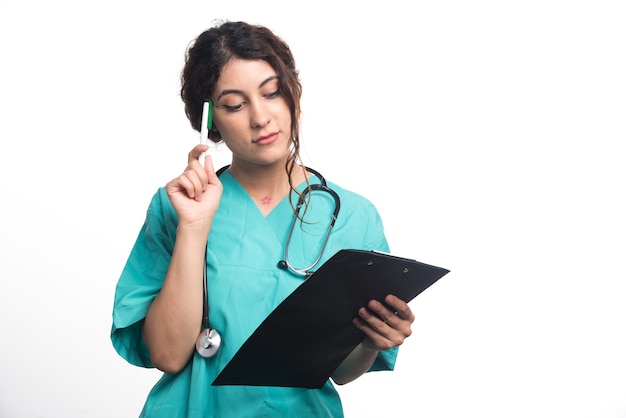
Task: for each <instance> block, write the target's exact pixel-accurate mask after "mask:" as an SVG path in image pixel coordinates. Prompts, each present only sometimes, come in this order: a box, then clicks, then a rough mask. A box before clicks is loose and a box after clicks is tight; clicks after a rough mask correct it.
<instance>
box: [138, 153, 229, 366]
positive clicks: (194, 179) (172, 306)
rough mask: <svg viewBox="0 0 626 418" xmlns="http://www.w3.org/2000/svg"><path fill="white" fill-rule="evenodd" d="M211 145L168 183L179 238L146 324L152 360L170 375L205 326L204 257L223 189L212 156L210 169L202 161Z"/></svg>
mask: <svg viewBox="0 0 626 418" xmlns="http://www.w3.org/2000/svg"><path fill="white" fill-rule="evenodd" d="M207 148H208V147H207V146H206V145H198V146H196V147H195V148H194V149H193V150H192V151H191V152H190V153H189V156H188V165H187V169H186V170H185V172H184V173H183V174H182V175H181V176H179V177H177V178H175V179H174V180H172V181H170V182H169V183H168V184H167V185H166V191H167V194H168V197H169V199H170V201H171V202H172V205H173V207H174V209H175V210H176V213H177V215H178V227H177V229H176V241H175V243H174V250H173V252H172V258H171V260H170V264H169V268H168V270H167V274H166V276H165V280H164V282H163V287H162V288H161V290H160V292H159V294H158V295H157V296H156V298H155V299H154V301H153V302H152V305H151V306H150V309H149V310H148V313H147V315H146V318H145V321H144V325H143V338H144V341H145V344H146V347H147V348H148V350H149V352H150V358H151V360H152V363H153V364H154V365H155V367H157V368H158V369H159V370H162V371H164V372H166V373H176V372H178V371H180V370H181V369H182V368H183V367H184V366H185V364H187V362H188V361H189V358H190V357H191V356H192V355H193V350H194V347H195V341H196V338H197V337H198V333H199V332H200V328H201V322H202V305H203V301H202V297H201V295H202V294H203V292H202V277H203V274H202V269H203V266H204V263H203V260H204V257H205V248H206V242H207V239H208V236H209V231H210V229H211V225H212V222H213V216H214V215H215V212H216V211H217V208H218V206H219V201H220V198H221V193H222V185H221V183H220V182H219V179H218V178H217V176H216V175H215V172H214V170H213V165H212V162H211V159H210V157H207V158H206V161H205V167H206V169H203V168H202V166H201V165H200V163H199V162H198V156H199V155H200V154H201V153H202V152H204V151H206V149H207Z"/></svg>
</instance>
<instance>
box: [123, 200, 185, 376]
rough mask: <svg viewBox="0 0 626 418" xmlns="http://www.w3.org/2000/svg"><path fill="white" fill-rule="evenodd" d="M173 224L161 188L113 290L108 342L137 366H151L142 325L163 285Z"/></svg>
mask: <svg viewBox="0 0 626 418" xmlns="http://www.w3.org/2000/svg"><path fill="white" fill-rule="evenodd" d="M168 218H169V219H168ZM176 224H177V218H176V213H175V212H174V210H173V208H172V206H171V204H170V202H169V199H168V197H167V195H166V194H165V191H164V190H163V189H160V190H159V191H158V192H157V193H156V194H155V195H154V197H153V198H152V201H151V203H150V206H149V208H148V212H147V215H146V220H145V222H144V224H143V226H142V228H141V230H140V232H139V235H138V237H137V240H136V241H135V244H134V246H133V248H132V250H131V253H130V255H129V257H128V260H127V261H126V265H125V266H124V269H123V270H122V274H121V276H120V278H119V280H118V283H117V286H116V289H115V299H114V306H113V325H112V328H111V341H112V343H113V347H114V348H115V350H116V351H117V352H118V354H119V355H120V356H121V357H123V358H124V359H126V360H127V361H128V362H129V363H131V364H134V365H136V366H142V367H154V365H153V364H152V362H151V361H150V354H149V352H148V349H147V347H146V346H145V344H144V342H143V338H142V330H141V328H142V325H143V320H144V318H145V317H146V314H147V313H148V309H149V308H150V305H151V304H152V301H153V300H154V298H155V297H156V295H157V294H158V293H159V291H160V290H161V287H162V285H163V280H164V279H165V274H166V273H167V269H168V266H169V262H170V259H171V256H172V251H173V247H174V240H175V231H176V229H175V228H176Z"/></svg>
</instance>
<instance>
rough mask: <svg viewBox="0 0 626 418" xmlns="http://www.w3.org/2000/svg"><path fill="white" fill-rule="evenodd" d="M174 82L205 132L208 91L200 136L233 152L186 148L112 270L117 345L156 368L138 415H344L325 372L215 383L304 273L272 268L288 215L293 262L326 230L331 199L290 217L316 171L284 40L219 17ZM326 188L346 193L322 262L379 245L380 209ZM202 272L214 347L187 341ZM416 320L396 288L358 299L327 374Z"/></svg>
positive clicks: (368, 359) (365, 366) (391, 344)
mask: <svg viewBox="0 0 626 418" xmlns="http://www.w3.org/2000/svg"><path fill="white" fill-rule="evenodd" d="M181 80H182V89H181V96H182V99H183V101H184V103H185V111H186V114H187V117H188V118H189V120H190V122H191V124H192V126H193V128H194V129H196V130H198V131H201V126H200V125H201V120H202V107H203V102H204V101H205V100H206V99H210V100H211V101H212V103H213V105H214V114H213V129H212V130H211V131H210V132H209V137H210V139H211V140H213V141H215V142H219V141H224V143H225V144H226V146H228V148H229V149H230V150H231V151H232V163H231V165H230V166H229V167H228V168H227V170H225V171H223V173H221V174H220V175H219V176H218V175H217V174H216V173H215V170H214V167H213V164H212V161H211V157H210V156H209V155H207V156H206V157H203V158H202V159H203V161H202V162H201V161H199V158H200V156H201V155H202V154H203V153H204V152H205V151H207V149H208V147H207V146H206V145H197V146H195V147H194V148H193V149H192V150H191V151H190V152H189V155H188V161H187V167H186V169H185V171H184V172H183V174H182V175H180V176H178V177H176V178H175V179H173V180H171V181H170V182H169V183H167V185H165V187H163V188H161V189H159V190H158V191H157V193H156V194H155V195H154V197H153V199H152V202H151V204H150V206H149V208H148V212H147V216H146V221H145V223H144V225H143V227H142V229H141V231H140V233H139V236H138V238H137V241H136V243H135V246H134V247H133V249H132V251H131V254H130V256H129V259H128V261H127V264H126V266H125V268H124V270H123V272H122V275H121V277H120V279H119V282H118V285H117V289H116V296H115V305H114V311H113V327H112V331H111V338H112V341H113V345H114V347H115V348H116V350H117V351H118V353H119V354H120V355H121V356H122V357H124V358H125V359H126V360H127V361H129V362H130V363H132V364H135V365H139V366H143V367H156V368H158V369H159V370H162V371H163V372H164V375H163V377H162V378H161V379H160V381H159V382H158V383H157V384H156V386H155V387H154V388H153V389H152V391H151V392H150V394H149V396H148V399H147V401H146V404H145V406H144V409H143V411H142V415H141V416H145V417H161V416H162V417H168V418H172V417H224V416H228V417H231V416H232V417H262V416H271V417H280V416H294V415H296V416H313V417H324V416H328V417H340V416H343V412H342V406H341V401H340V399H339V396H338V394H337V392H336V390H335V388H334V385H333V383H332V382H331V380H330V379H329V380H328V381H327V382H326V383H325V385H324V386H323V387H322V388H321V389H305V388H291V387H288V388H284V387H265V386H212V385H211V383H212V382H213V380H214V379H215V377H216V376H217V375H218V374H219V372H220V371H221V370H222V369H223V368H224V366H225V365H226V364H227V363H228V361H229V360H230V359H231V358H232V357H233V355H234V354H235V353H236V352H237V350H238V348H239V347H240V346H241V345H242V344H243V343H244V342H245V340H246V339H247V338H248V337H249V336H250V335H251V334H252V332H253V331H254V330H255V329H256V328H257V326H258V325H259V324H260V323H261V322H262V321H263V319H264V318H266V317H267V316H268V314H269V313H270V312H272V310H273V309H274V308H275V307H276V306H277V305H278V304H279V303H280V302H281V301H282V300H283V299H284V298H285V297H286V296H288V295H289V294H290V293H291V292H292V291H293V290H294V289H295V288H296V287H297V286H298V285H299V284H301V283H302V282H303V280H304V277H303V276H302V275H299V274H296V273H294V271H292V270H290V269H287V268H279V267H278V266H277V262H278V261H279V260H281V259H282V258H283V255H284V250H285V244H286V241H287V236H288V235H289V228H290V226H291V222H292V220H293V218H294V216H300V217H301V218H303V219H302V220H301V222H298V226H297V227H296V228H294V233H293V235H292V237H291V240H290V244H289V261H290V264H291V265H294V266H306V265H308V264H310V262H311V260H315V258H316V257H317V254H318V251H319V248H320V239H323V236H322V237H320V235H321V234H320V233H318V232H319V231H318V230H320V228H321V230H323V229H324V228H326V225H328V221H327V220H325V219H327V218H328V211H329V210H332V208H329V207H328V206H329V203H328V201H329V199H324V198H319V197H318V198H315V199H314V198H311V199H309V200H308V201H307V204H306V205H305V208H304V209H303V210H302V211H301V212H300V214H299V215H295V214H294V206H295V202H297V200H298V197H299V195H300V194H301V193H302V192H303V191H304V190H305V189H306V188H307V187H310V185H311V184H315V183H318V182H319V181H320V180H319V179H318V178H317V177H316V176H313V175H311V173H310V172H309V171H308V170H306V169H305V167H304V166H303V165H302V164H301V160H300V157H299V145H300V143H299V117H300V97H301V86H300V82H299V79H298V73H297V70H296V67H295V62H294V59H293V56H292V54H291V52H290V49H289V47H288V46H287V45H286V44H285V43H284V42H283V41H282V40H281V39H280V38H278V37H277V36H276V35H274V34H273V33H272V32H271V31H270V30H268V29H267V28H264V27H261V26H253V25H249V24H247V23H243V22H225V23H222V24H220V25H217V26H216V27H213V28H211V29H209V30H207V31H206V32H204V33H202V34H201V35H200V36H199V37H198V38H197V39H196V40H195V41H194V42H193V43H192V45H191V46H190V48H189V49H188V50H187V57H186V64H185V67H184V70H183V73H182V77H181ZM329 186H330V187H331V188H332V189H333V190H335V192H337V193H338V195H339V197H340V199H341V213H340V215H339V217H338V219H337V222H336V224H335V227H334V229H333V231H332V233H331V234H330V237H329V240H328V243H327V246H326V248H325V250H324V251H323V256H322V259H321V261H320V264H318V266H319V265H321V263H323V262H324V261H326V260H327V259H328V258H330V257H331V256H332V255H333V254H335V253H336V252H337V251H338V250H340V249H343V248H353V249H364V250H379V251H388V246H387V241H386V239H385V236H384V233H383V227H382V223H381V220H380V217H379V215H378V212H377V211H376V209H375V207H374V206H373V205H372V204H371V203H370V202H369V201H367V200H366V199H365V198H363V197H361V196H359V195H357V194H355V193H352V192H349V191H347V190H344V189H342V188H340V187H339V186H338V185H336V184H332V183H329ZM313 194H314V193H311V196H312V195H313ZM320 225H322V226H323V227H322V226H320ZM205 260H206V270H205V271H203V270H204V269H205V267H204V266H205ZM283 267H284V263H283ZM205 274H206V276H205ZM204 277H206V280H207V283H208V295H209V296H208V297H209V309H210V322H211V326H212V327H213V328H215V329H217V330H219V332H220V333H221V336H222V337H221V338H222V344H221V348H220V349H219V350H218V351H217V352H216V354H215V356H214V357H211V358H204V357H202V356H200V355H199V354H198V352H196V349H195V348H196V339H197V338H198V334H199V332H200V330H201V328H202V322H203V305H204V302H203V298H202V295H203V292H204V290H203V280H204ZM382 302H384V304H383V303H382ZM413 320H414V315H413V313H412V312H411V310H410V308H409V307H408V305H407V304H406V303H404V302H403V301H401V300H400V299H398V298H396V297H394V296H393V295H389V296H387V297H386V298H385V300H384V301H375V300H373V301H370V302H369V303H368V305H367V306H364V307H362V308H360V309H359V310H358V312H355V318H354V321H353V322H354V325H355V326H356V327H357V328H358V329H360V330H361V331H362V332H363V335H364V338H363V341H362V343H361V344H359V346H357V347H356V348H355V349H354V351H353V352H352V353H350V354H349V355H348V356H347V357H346V359H345V360H344V361H343V362H342V363H341V365H340V366H339V367H338V368H337V369H336V370H335V371H334V373H333V374H332V375H331V378H332V381H334V383H336V384H340V385H341V384H345V383H348V382H350V381H352V380H354V379H356V378H357V377H359V376H360V375H362V374H363V373H365V372H367V371H369V370H392V369H393V366H394V364H395V359H396V355H397V347H398V346H399V345H400V344H402V342H403V341H404V339H405V338H406V337H408V336H409V335H410V334H411V324H412V322H413Z"/></svg>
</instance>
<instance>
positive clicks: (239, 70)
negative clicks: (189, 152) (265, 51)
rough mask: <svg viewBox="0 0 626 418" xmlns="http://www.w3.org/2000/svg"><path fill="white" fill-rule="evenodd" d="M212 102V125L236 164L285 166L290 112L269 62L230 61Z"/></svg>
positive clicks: (289, 132) (287, 151)
mask: <svg viewBox="0 0 626 418" xmlns="http://www.w3.org/2000/svg"><path fill="white" fill-rule="evenodd" d="M213 103H214V105H215V106H214V112H213V123H214V124H215V127H216V128H217V129H219V131H220V134H221V136H222V139H223V140H224V142H225V143H226V146H228V148H229V149H230V150H231V152H232V153H233V164H235V163H247V164H259V165H268V164H274V163H279V162H280V163H284V160H285V158H286V156H287V155H288V153H289V146H290V141H291V113H290V111H289V106H288V104H287V102H286V100H285V99H284V97H283V96H282V95H281V92H280V89H279V83H278V74H277V73H276V71H274V69H273V68H272V67H271V66H270V65H269V64H268V63H267V62H265V61H263V60H254V61H251V60H242V59H233V60H231V61H229V62H228V63H227V64H226V65H225V66H224V68H223V69H222V72H221V74H220V77H219V79H218V80H217V84H216V86H215V93H214V95H213Z"/></svg>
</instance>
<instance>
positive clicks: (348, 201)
mask: <svg viewBox="0 0 626 418" xmlns="http://www.w3.org/2000/svg"><path fill="white" fill-rule="evenodd" d="M327 185H328V187H330V188H331V189H332V190H334V191H335V192H336V193H337V194H338V195H339V198H340V199H341V208H342V209H344V208H345V209H346V210H347V211H359V212H362V211H364V210H367V211H372V212H375V213H378V210H377V209H376V206H375V205H374V204H373V203H372V201H371V200H370V199H369V198H367V197H365V196H363V195H361V194H359V193H356V192H354V191H352V190H349V189H346V188H343V187H341V186H340V185H339V184H337V183H334V182H332V181H328V180H327Z"/></svg>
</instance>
